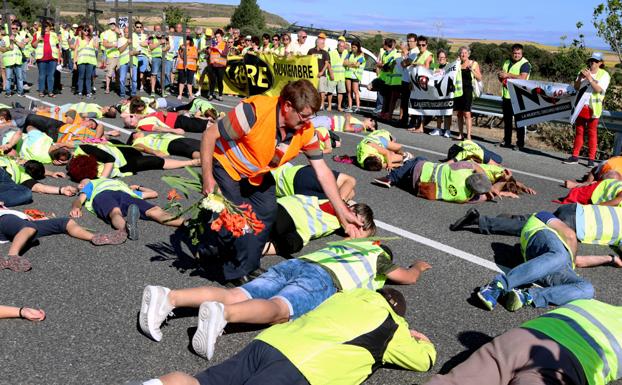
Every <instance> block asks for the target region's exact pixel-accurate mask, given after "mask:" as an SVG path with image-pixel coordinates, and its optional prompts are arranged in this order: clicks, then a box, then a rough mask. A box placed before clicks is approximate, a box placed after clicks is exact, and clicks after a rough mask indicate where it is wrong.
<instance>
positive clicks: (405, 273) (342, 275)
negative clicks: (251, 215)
mask: <svg viewBox="0 0 622 385" xmlns="http://www.w3.org/2000/svg"><path fill="white" fill-rule="evenodd" d="M429 268H430V265H428V264H427V263H426V262H423V261H415V263H414V264H413V265H411V267H409V268H407V269H406V268H403V267H399V266H397V265H395V264H394V263H393V255H392V252H391V250H390V249H389V248H388V247H387V246H385V245H378V244H377V243H376V242H372V241H369V240H365V239H360V240H350V241H342V242H334V243H331V244H330V245H329V246H328V247H326V248H324V249H321V250H319V251H316V252H314V253H310V254H306V255H303V256H301V257H299V258H294V259H290V260H287V261H284V262H281V263H279V264H277V265H275V266H273V267H271V268H270V269H269V270H268V271H267V272H266V273H264V274H262V275H260V276H259V277H258V278H256V279H254V280H253V281H250V282H248V283H246V284H244V285H242V286H240V287H238V288H233V289H223V288H219V287H209V286H206V287H199V288H193V289H182V290H173V291H171V290H169V289H167V288H165V287H161V286H147V287H146V288H145V290H144V292H143V302H142V305H141V309H140V317H139V324H140V328H141V330H142V331H143V333H145V335H147V336H149V337H151V338H153V339H154V340H156V341H160V340H161V339H162V332H161V330H160V325H162V323H163V322H164V320H165V319H166V317H167V315H168V313H169V312H170V311H172V310H173V309H175V308H176V307H199V306H200V309H199V326H198V329H197V332H196V333H195V335H194V337H193V339H192V346H193V347H194V350H195V351H196V352H197V353H198V354H199V355H200V356H203V357H207V359H211V358H212V355H213V354H214V346H215V343H216V338H217V337H218V336H219V335H220V334H221V333H222V331H223V329H224V327H225V325H226V324H227V323H228V322H232V323H233V322H244V323H254V324H270V323H283V322H287V321H288V320H290V319H296V318H298V317H300V316H302V315H303V314H306V313H308V312H309V311H311V310H313V309H314V308H315V307H316V306H318V305H319V304H321V303H322V302H324V300H326V299H327V298H329V297H330V296H332V295H333V294H335V293H336V292H337V291H350V290H353V289H356V288H369V289H378V288H381V287H383V286H384V284H385V281H386V280H387V279H390V280H391V281H393V282H395V283H400V284H414V283H415V282H417V280H418V279H419V276H420V275H421V273H422V272H424V271H426V270H428V269H429Z"/></svg>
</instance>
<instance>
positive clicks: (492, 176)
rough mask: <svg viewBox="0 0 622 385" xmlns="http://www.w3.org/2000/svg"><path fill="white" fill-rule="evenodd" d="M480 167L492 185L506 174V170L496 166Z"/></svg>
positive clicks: (482, 165) (484, 165)
mask: <svg viewBox="0 0 622 385" xmlns="http://www.w3.org/2000/svg"><path fill="white" fill-rule="evenodd" d="M479 166H480V167H481V168H482V170H484V172H485V173H486V176H487V177H488V180H490V182H491V183H494V182H495V181H497V180H499V178H501V177H502V176H503V174H504V173H505V168H504V167H503V166H499V165H496V164H480V165H479Z"/></svg>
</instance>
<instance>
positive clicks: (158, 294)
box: [138, 285, 174, 342]
mask: <svg viewBox="0 0 622 385" xmlns="http://www.w3.org/2000/svg"><path fill="white" fill-rule="evenodd" d="M170 291H171V290H170V289H168V288H166V287H162V286H151V285H149V286H147V287H145V290H144V291H143V302H142V304H141V306H140V315H139V317H138V321H139V322H138V323H139V324H140V329H141V330H142V331H143V333H145V335H146V336H147V337H150V338H152V339H153V340H154V341H157V342H160V340H162V331H161V330H160V326H161V325H162V324H163V323H164V321H166V318H167V317H168V316H169V313H171V311H172V310H173V309H174V307H173V306H171V304H170V303H169V301H168V293H169V292H170Z"/></svg>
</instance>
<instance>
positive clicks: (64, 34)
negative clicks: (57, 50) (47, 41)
mask: <svg viewBox="0 0 622 385" xmlns="http://www.w3.org/2000/svg"><path fill="white" fill-rule="evenodd" d="M60 47H61V48H62V49H69V31H68V30H66V29H65V28H61V29H60Z"/></svg>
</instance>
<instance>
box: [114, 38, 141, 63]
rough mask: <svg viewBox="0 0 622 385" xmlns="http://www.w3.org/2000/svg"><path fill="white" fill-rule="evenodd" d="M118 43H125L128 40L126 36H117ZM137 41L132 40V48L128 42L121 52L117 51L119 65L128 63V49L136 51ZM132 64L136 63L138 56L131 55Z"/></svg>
mask: <svg viewBox="0 0 622 385" xmlns="http://www.w3.org/2000/svg"><path fill="white" fill-rule="evenodd" d="M119 43H120V44H121V45H125V44H128V43H129V40H128V39H127V38H125V37H120V38H119ZM137 43H138V42H137V41H136V40H132V46H133V48H132V47H131V46H130V45H129V44H128V46H127V47H125V49H124V50H123V52H120V51H119V65H120V66H122V65H125V64H128V63H129V62H130V51H136V50H137V49H138V47H137ZM132 64H133V65H134V66H137V65H138V57H136V56H132Z"/></svg>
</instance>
